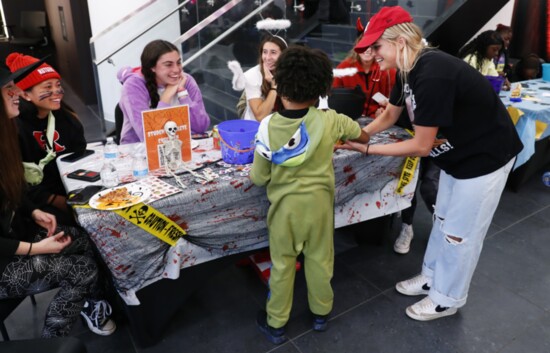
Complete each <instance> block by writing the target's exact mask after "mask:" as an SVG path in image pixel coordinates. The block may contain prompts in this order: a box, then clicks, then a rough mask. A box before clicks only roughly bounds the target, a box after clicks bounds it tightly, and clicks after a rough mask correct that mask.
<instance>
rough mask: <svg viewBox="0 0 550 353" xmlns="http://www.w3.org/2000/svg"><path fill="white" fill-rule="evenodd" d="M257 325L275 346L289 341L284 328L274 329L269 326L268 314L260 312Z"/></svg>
mask: <svg viewBox="0 0 550 353" xmlns="http://www.w3.org/2000/svg"><path fill="white" fill-rule="evenodd" d="M256 324H257V325H258V328H259V329H260V331H261V332H262V333H263V334H264V335H265V337H267V339H268V340H269V341H270V342H271V343H273V344H281V343H284V342H286V340H287V339H288V338H287V337H286V336H285V328H284V326H283V327H281V328H273V327H271V326H269V325H268V324H267V313H266V312H265V311H259V312H258V316H257V317H256Z"/></svg>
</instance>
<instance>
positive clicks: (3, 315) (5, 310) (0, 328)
mask: <svg viewBox="0 0 550 353" xmlns="http://www.w3.org/2000/svg"><path fill="white" fill-rule="evenodd" d="M30 297H31V302H32V304H33V305H34V306H36V299H34V295H31V296H30ZM23 300H25V297H23V298H8V299H2V300H0V332H2V339H3V340H4V341H9V340H10V336H8V331H7V330H6V326H5V325H4V320H6V319H7V318H8V316H10V314H11V313H12V312H13V311H14V310H15V309H16V308H17V307H18V306H19V304H21V302H22V301H23Z"/></svg>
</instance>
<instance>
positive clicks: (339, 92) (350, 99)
mask: <svg viewBox="0 0 550 353" xmlns="http://www.w3.org/2000/svg"><path fill="white" fill-rule="evenodd" d="M365 100H366V96H365V93H364V92H363V90H362V89H361V87H359V86H356V87H355V88H333V89H332V91H331V94H330V95H329V97H328V106H329V108H330V109H334V110H336V111H337V112H338V113H340V114H344V115H347V116H349V117H350V118H352V119H354V120H355V119H358V118H360V117H361V115H363V109H364V107H365Z"/></svg>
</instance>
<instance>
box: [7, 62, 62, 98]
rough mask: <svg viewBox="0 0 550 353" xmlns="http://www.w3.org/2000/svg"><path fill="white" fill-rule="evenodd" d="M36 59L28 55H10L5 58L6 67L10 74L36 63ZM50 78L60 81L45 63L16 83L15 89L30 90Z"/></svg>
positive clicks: (56, 74) (59, 77)
mask: <svg viewBox="0 0 550 353" xmlns="http://www.w3.org/2000/svg"><path fill="white" fill-rule="evenodd" d="M37 61H38V59H37V58H35V57H32V56H29V55H24V54H21V53H11V54H10V55H8V57H7V58H6V65H7V66H8V67H9V68H10V71H11V72H14V71H17V70H18V69H20V68H22V67H25V66H27V65H30V64H32V63H35V62H37ZM50 78H57V79H61V76H59V74H58V73H57V71H55V70H54V69H53V67H51V66H50V65H48V64H47V63H44V64H42V65H40V66H39V67H38V69H36V70H34V71H32V72H31V73H30V74H29V75H28V76H27V77H25V78H24V79H22V80H21V81H19V82H18V83H16V85H17V87H19V88H21V89H22V90H23V91H26V90H28V89H29V88H32V87H33V86H35V85H37V84H39V83H40V82H43V81H46V80H49V79H50Z"/></svg>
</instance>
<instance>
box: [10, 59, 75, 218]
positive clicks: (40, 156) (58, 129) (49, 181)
mask: <svg viewBox="0 0 550 353" xmlns="http://www.w3.org/2000/svg"><path fill="white" fill-rule="evenodd" d="M37 61H38V59H36V58H34V57H32V56H28V55H23V54H20V53H12V54H10V55H8V57H7V59H6V64H7V66H8V67H9V68H10V70H11V71H12V72H13V71H15V70H17V69H19V68H21V67H24V66H27V65H29V64H32V63H34V62H37ZM17 86H18V87H19V88H20V89H22V90H23V91H24V93H23V96H22V99H21V103H20V112H21V113H20V115H19V118H18V119H16V121H17V130H18V131H17V132H18V135H19V146H20V149H21V157H22V159H23V164H24V165H25V179H26V180H27V183H29V185H30V189H29V197H30V199H31V200H32V201H33V202H34V203H35V204H36V205H37V206H38V207H39V208H40V209H42V210H44V211H47V212H50V213H52V214H54V215H55V216H56V217H57V218H58V220H59V221H60V223H63V224H74V218H73V216H72V213H71V212H70V210H69V208H68V207H67V204H66V201H67V197H66V192H65V189H64V187H63V183H62V182H61V177H60V175H59V170H58V169H57V165H56V163H55V158H57V157H58V156H59V155H62V154H65V153H70V152H82V151H84V150H85V149H86V140H85V138H84V129H83V127H82V124H81V123H80V121H79V120H78V118H77V117H76V115H75V114H74V112H73V111H72V110H71V109H70V108H69V107H68V106H66V105H65V104H63V102H62V99H63V94H64V92H63V87H62V86H61V76H60V75H59V74H58V73H57V72H56V71H55V70H54V69H53V68H52V67H51V66H50V65H48V64H47V63H44V64H42V65H40V66H39V67H38V68H37V69H35V70H34V71H32V72H31V73H30V74H29V75H28V76H27V77H25V78H24V79H22V80H21V81H19V82H18V83H17ZM48 126H50V130H51V131H50V134H51V136H50V137H48ZM44 164H45V165H44ZM38 165H40V166H41V165H43V173H40V171H39V170H38V169H37V168H36V166H38ZM40 174H43V177H41V176H40Z"/></svg>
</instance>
